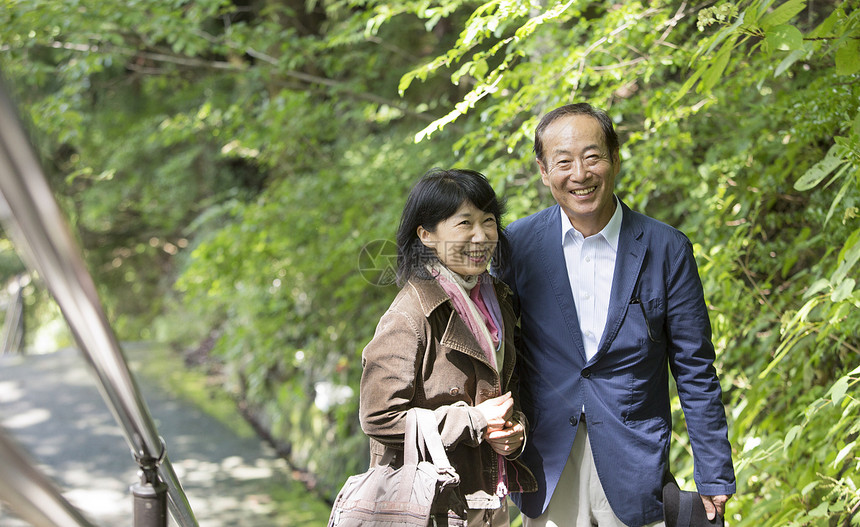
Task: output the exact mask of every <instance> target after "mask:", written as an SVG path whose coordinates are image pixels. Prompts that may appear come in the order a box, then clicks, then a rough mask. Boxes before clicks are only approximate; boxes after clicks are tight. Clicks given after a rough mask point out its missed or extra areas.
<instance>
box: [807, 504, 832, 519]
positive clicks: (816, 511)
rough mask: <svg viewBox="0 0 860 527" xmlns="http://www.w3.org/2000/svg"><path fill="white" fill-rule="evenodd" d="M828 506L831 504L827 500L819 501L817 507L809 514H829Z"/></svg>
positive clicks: (816, 515) (817, 515)
mask: <svg viewBox="0 0 860 527" xmlns="http://www.w3.org/2000/svg"><path fill="white" fill-rule="evenodd" d="M828 506H829V504H828V503H827V502H826V501H824V502H821V503H819V504H818V506H817V507H815V508H814V509H812V510H811V511H809V516H811V517H813V518H823V517H824V516H827V510H828Z"/></svg>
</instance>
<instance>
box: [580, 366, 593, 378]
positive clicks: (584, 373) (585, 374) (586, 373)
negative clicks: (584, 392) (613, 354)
mask: <svg viewBox="0 0 860 527" xmlns="http://www.w3.org/2000/svg"><path fill="white" fill-rule="evenodd" d="M582 376H583V377H585V378H586V379H587V378H589V377H591V370H590V369H588V368H585V369H584V370H582Z"/></svg>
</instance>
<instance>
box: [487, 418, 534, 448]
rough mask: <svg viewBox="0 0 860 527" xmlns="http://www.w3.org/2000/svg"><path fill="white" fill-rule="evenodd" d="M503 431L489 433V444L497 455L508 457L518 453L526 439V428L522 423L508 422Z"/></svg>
mask: <svg viewBox="0 0 860 527" xmlns="http://www.w3.org/2000/svg"><path fill="white" fill-rule="evenodd" d="M508 425H509V426H506V427H505V428H503V429H502V430H494V431H492V432H489V431H488V432H487V434H486V438H487V442H488V443H490V446H491V447H492V448H493V450H494V451H495V452H496V453H497V454H501V455H503V456H508V455H511V454H513V453H514V452H516V451H517V450H519V449H520V447H521V446H522V445H523V440H524V439H525V428H523V425H522V424H520V423H515V422H510V421H509V422H508Z"/></svg>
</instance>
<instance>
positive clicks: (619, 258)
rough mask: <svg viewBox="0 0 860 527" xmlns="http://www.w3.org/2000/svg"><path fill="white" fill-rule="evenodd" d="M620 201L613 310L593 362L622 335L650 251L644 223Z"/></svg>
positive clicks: (612, 293) (607, 320) (610, 300)
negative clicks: (637, 283) (634, 292)
mask: <svg viewBox="0 0 860 527" xmlns="http://www.w3.org/2000/svg"><path fill="white" fill-rule="evenodd" d="M618 202H619V203H620V205H621V207H622V209H623V216H622V219H621V232H620V233H619V237H618V252H617V254H616V257H615V274H614V277H613V279H612V292H611V293H610V296H609V312H608V313H607V316H606V329H605V330H604V332H603V337H602V338H601V339H600V344H599V345H598V347H597V354H595V356H594V358H593V359H592V361H591V362H594V361H596V360H598V359H599V358H600V357H602V356H603V355H604V354H606V352H607V351H609V348H610V346H612V341H613V340H615V337H616V335H618V331H619V330H620V329H621V323H622V322H623V321H624V317H625V316H626V314H627V307H628V306H629V305H630V300H631V296H632V295H633V289H634V288H635V287H636V282H638V281H639V272H640V271H641V269H642V262H643V261H644V259H645V253H646V250H647V248H646V246H645V244H644V243H643V242H642V234H643V231H642V226H641V225H640V224H639V223H638V222H636V221H635V217H634V216H633V214H632V213H631V211H630V209H629V208H628V207H627V205H625V204H624V203H622V202H621V200H620V199H619V200H618Z"/></svg>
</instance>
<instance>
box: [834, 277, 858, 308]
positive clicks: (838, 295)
mask: <svg viewBox="0 0 860 527" xmlns="http://www.w3.org/2000/svg"><path fill="white" fill-rule="evenodd" d="M855 285H856V282H855V281H854V279H853V278H846V279H845V280H842V281H841V282H840V283H839V285H838V286H836V288H835V289H834V290H833V293H831V294H830V300H831V301H832V302H842V301H844V300H848V299H849V298H851V294H852V293H853V292H854V286H855Z"/></svg>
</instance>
